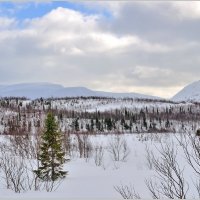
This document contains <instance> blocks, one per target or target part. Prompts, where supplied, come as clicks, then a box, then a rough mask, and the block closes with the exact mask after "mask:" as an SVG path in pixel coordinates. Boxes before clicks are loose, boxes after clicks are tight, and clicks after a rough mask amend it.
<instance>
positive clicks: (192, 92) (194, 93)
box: [171, 81, 200, 101]
mask: <svg viewBox="0 0 200 200" xmlns="http://www.w3.org/2000/svg"><path fill="white" fill-rule="evenodd" d="M171 100H173V101H200V81H196V82H193V83H191V84H189V85H187V86H186V87H184V88H183V89H182V90H181V91H180V92H178V93H177V94H176V95H175V96H174V97H172V99H171Z"/></svg>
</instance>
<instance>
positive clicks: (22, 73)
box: [0, 1, 200, 98]
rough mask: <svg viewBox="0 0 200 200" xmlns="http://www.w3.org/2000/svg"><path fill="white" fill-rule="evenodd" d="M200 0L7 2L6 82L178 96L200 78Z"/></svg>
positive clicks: (0, 9) (1, 76) (3, 29)
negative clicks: (179, 92)
mask: <svg viewBox="0 0 200 200" xmlns="http://www.w3.org/2000/svg"><path fill="white" fill-rule="evenodd" d="M199 36H200V2H198V1H194V2H193V1H182V2H180V1H177V2H176V1H152V2H150V1H63V2H62V1H54V2H53V1H43V2H39V1H37V2H36V1H35V2H18V3H14V2H0V84H15V83H24V82H51V83H58V84H61V85H63V86H66V87H71V86H83V87H88V88H90V89H93V90H104V91H111V92H137V93H143V94H149V95H154V96H160V97H164V98H170V97H172V96H173V95H175V94H176V93H177V92H178V91H179V90H180V89H182V88H183V87H184V86H186V85H187V84H189V83H191V82H194V81H197V80H199V79H200V78H199V77H200V56H199V52H200V37H199Z"/></svg>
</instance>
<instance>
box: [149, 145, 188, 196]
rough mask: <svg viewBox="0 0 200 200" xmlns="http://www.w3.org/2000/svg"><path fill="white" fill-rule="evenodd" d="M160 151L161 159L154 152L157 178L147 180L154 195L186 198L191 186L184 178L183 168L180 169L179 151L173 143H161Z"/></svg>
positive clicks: (153, 158)
mask: <svg viewBox="0 0 200 200" xmlns="http://www.w3.org/2000/svg"><path fill="white" fill-rule="evenodd" d="M158 152H159V159H158V158H156V157H155V155H154V154H153V153H152V164H153V168H154V169H155V172H156V174H157V175H156V176H155V177H154V178H155V180H154V181H153V180H152V179H150V180H146V185H147V187H148V189H149V191H150V192H151V194H152V197H153V198H159V197H161V196H163V197H165V198H179V199H185V198H186V194H187V191H188V189H189V186H188V183H187V182H186V180H185V178H184V175H183V169H180V166H179V164H178V162H177V151H176V150H175V149H174V146H173V144H172V145H169V144H165V146H163V144H161V149H160V150H158Z"/></svg>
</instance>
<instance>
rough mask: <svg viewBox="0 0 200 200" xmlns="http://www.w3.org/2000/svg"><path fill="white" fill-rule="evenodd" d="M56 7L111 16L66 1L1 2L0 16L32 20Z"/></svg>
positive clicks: (88, 13)
mask: <svg viewBox="0 0 200 200" xmlns="http://www.w3.org/2000/svg"><path fill="white" fill-rule="evenodd" d="M58 7H63V8H69V9H72V10H76V11H79V12H81V13H84V14H87V15H91V14H101V15H103V16H104V17H106V18H110V17H111V16H112V15H111V13H110V12H109V11H108V10H105V9H104V10H102V9H101V10H98V9H95V8H88V7H87V6H86V5H83V4H81V3H78V2H75V3H73V2H68V1H52V2H28V3H13V2H1V3H0V16H4V17H14V18H16V19H18V20H23V19H27V18H29V19H32V18H37V17H41V16H43V15H45V14H46V13H48V12H50V11H51V10H53V9H56V8H58Z"/></svg>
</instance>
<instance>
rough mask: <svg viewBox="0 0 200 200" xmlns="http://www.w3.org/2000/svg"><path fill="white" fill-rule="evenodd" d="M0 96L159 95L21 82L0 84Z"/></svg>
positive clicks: (140, 96) (148, 97)
mask: <svg viewBox="0 0 200 200" xmlns="http://www.w3.org/2000/svg"><path fill="white" fill-rule="evenodd" d="M0 96H1V97H5V96H15V97H16V96H18V97H19V96H20V97H22V96H23V97H27V98H30V99H36V98H40V97H43V98H48V97H77V96H102V97H103V96H104V97H115V98H118V97H122V98H123V97H130V98H147V99H160V98H159V97H155V96H149V95H144V94H138V93H111V92H103V91H93V90H90V89H87V88H85V87H63V86H62V85H58V84H52V83H23V84H15V85H4V86H3V85H1V86H0Z"/></svg>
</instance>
